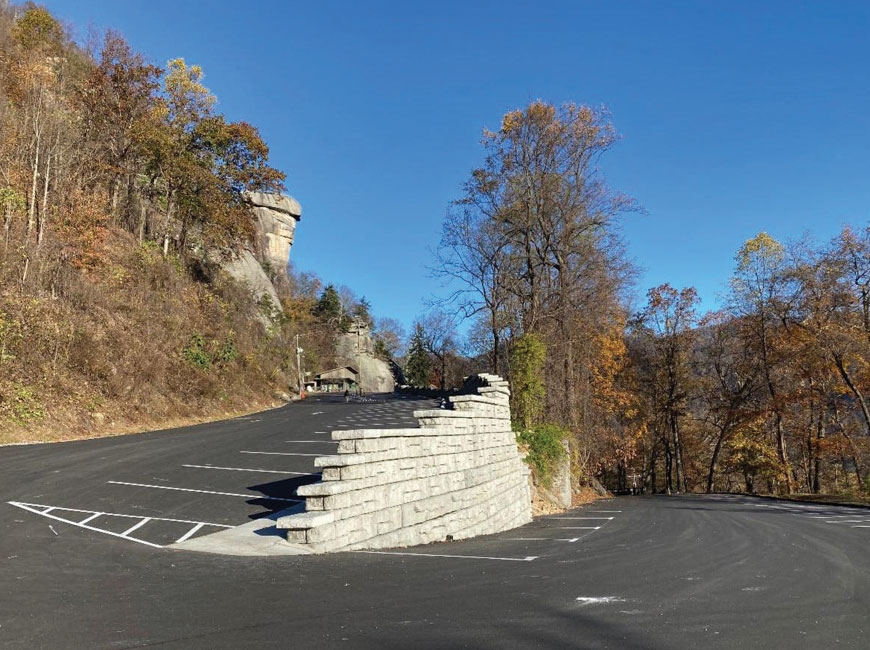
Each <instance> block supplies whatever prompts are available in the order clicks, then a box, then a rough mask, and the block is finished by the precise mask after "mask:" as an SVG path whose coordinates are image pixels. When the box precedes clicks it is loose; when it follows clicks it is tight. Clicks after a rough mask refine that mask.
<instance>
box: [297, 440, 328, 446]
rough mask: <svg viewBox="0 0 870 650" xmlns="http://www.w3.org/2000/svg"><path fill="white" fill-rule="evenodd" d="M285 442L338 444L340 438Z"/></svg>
mask: <svg viewBox="0 0 870 650" xmlns="http://www.w3.org/2000/svg"><path fill="white" fill-rule="evenodd" d="M284 442H315V443H317V444H324V443H326V444H327V445H337V444H338V440H285V441H284Z"/></svg>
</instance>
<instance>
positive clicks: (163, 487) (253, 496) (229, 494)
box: [106, 481, 301, 503]
mask: <svg viewBox="0 0 870 650" xmlns="http://www.w3.org/2000/svg"><path fill="white" fill-rule="evenodd" d="M106 483H110V484H112V485H129V486H131V487H144V488H152V489H154V490H172V491H173V492H194V493H196V494H216V495H218V496H223V497H242V498H244V499H262V500H264V501H292V502H293V503H301V500H300V499H285V498H282V497H267V496H265V495H261V496H258V495H256V494H238V493H236V492H214V491H212V490H194V489H191V488H179V487H169V486H168V485H148V484H147V483H127V482H126V481H106Z"/></svg>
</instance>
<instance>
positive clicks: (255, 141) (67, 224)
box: [0, 3, 395, 442]
mask: <svg viewBox="0 0 870 650" xmlns="http://www.w3.org/2000/svg"><path fill="white" fill-rule="evenodd" d="M203 80H204V73H203V70H202V69H201V68H199V67H198V66H196V65H188V64H187V63H186V62H185V61H184V59H181V58H178V59H174V60H172V61H169V62H168V63H167V64H166V66H165V67H160V66H158V65H155V64H153V63H151V62H149V61H148V60H147V59H146V58H145V57H144V56H143V55H142V54H140V53H138V52H136V51H134V50H133V49H132V48H131V47H130V45H129V44H128V43H127V42H126V41H125V40H124V39H123V37H121V36H120V35H119V34H117V33H113V32H108V33H105V34H103V35H102V36H101V37H99V38H98V39H97V40H96V41H95V44H94V45H92V46H87V47H85V46H82V45H79V44H77V43H75V42H74V41H73V40H72V39H71V37H70V35H69V34H68V33H67V30H66V28H65V27H64V26H63V25H62V24H61V23H60V22H59V21H58V20H57V19H56V18H55V17H54V16H52V15H51V14H50V13H49V12H48V11H47V10H45V9H44V8H41V7H39V6H37V5H34V4H32V3H28V4H24V5H11V4H8V3H3V4H2V5H0V214H2V221H3V231H2V237H3V240H2V242H0V442H15V441H24V440H34V439H39V440H53V439H63V438H68V437H79V436H82V435H103V434H105V433H111V432H113V431H121V430H124V429H130V428H143V427H147V426H168V425H169V424H171V423H174V422H187V421H190V420H191V419H195V418H200V417H216V416H222V415H226V414H228V413H234V412H237V411H238V410H240V409H241V410H253V409H255V408H262V407H265V406H268V405H272V404H274V403H276V402H275V397H274V395H275V394H278V395H280V394H281V393H283V392H285V391H288V390H291V389H292V388H294V387H295V386H296V384H297V379H296V378H297V377H298V376H299V368H298V367H297V365H296V363H297V360H296V340H297V339H296V337H297V335H299V336H300V337H301V340H302V341H303V345H304V349H305V358H304V366H305V368H307V369H320V368H323V367H329V364H330V363H331V359H332V355H333V353H334V349H335V346H334V342H335V338H336V336H338V335H339V334H340V333H341V331H342V329H343V328H345V327H346V318H345V317H349V316H350V315H351V314H357V315H359V316H363V317H365V318H369V319H370V318H371V317H370V314H369V312H368V309H369V306H368V303H366V302H365V300H364V299H362V300H361V299H357V298H356V296H355V295H354V294H353V292H352V291H351V290H349V289H347V288H346V287H339V288H338V289H335V288H331V290H332V292H334V293H335V296H336V300H339V301H340V302H339V311H340V315H341V317H339V318H334V317H333V314H332V313H331V312H330V311H329V310H324V309H323V308H322V304H321V303H322V301H323V298H324V295H325V294H327V293H329V292H327V291H326V289H327V288H325V287H324V286H323V283H322V282H321V281H320V280H319V278H318V277H317V276H316V275H314V274H312V273H296V272H293V271H290V272H288V273H285V269H273V268H270V267H269V266H268V265H266V268H265V269H264V270H265V271H266V272H267V273H268V274H270V276H271V279H272V280H273V283H274V284H275V285H276V289H277V290H278V295H279V297H280V300H281V305H274V304H269V302H268V301H265V302H263V301H262V300H260V301H258V300H257V299H255V298H254V297H253V296H252V294H251V292H250V291H249V290H248V288H247V287H245V286H243V285H241V284H239V283H238V282H236V281H234V280H233V279H232V278H230V277H229V276H228V275H227V274H226V273H225V272H224V271H223V270H222V263H223V262H224V261H225V260H227V259H229V258H232V257H233V256H234V255H236V253H237V252H238V251H239V250H241V249H242V248H244V247H247V248H248V249H249V250H251V249H253V250H254V251H255V252H256V247H257V245H258V242H257V239H256V237H254V228H255V225H254V220H253V217H252V212H251V209H250V207H249V206H248V204H247V203H246V201H245V198H244V193H245V192H246V191H262V192H281V191H283V190H284V179H285V175H284V173H282V172H281V171H279V170H277V169H275V168H273V167H272V166H271V165H270V163H269V148H268V146H267V145H266V143H265V142H264V141H263V139H262V138H261V137H260V134H259V132H258V131H257V129H256V128H255V127H254V126H252V125H250V124H248V123H246V122H230V121H228V120H227V119H226V118H225V117H224V116H223V115H221V114H220V113H219V112H218V111H216V110H215V106H216V100H215V96H214V95H213V94H212V92H211V91H210V90H209V89H208V88H207V87H206V86H205V85H204V83H203ZM329 295H330V296H331V295H332V294H331V293H330V294H329ZM387 324H388V325H389V322H387ZM388 338H389V337H388ZM389 340H390V341H392V339H389ZM394 347H395V345H394V343H392V342H391V343H388V344H382V346H381V350H382V352H383V353H384V354H385V355H387V354H389V352H388V349H389V350H391V349H393V348H394Z"/></svg>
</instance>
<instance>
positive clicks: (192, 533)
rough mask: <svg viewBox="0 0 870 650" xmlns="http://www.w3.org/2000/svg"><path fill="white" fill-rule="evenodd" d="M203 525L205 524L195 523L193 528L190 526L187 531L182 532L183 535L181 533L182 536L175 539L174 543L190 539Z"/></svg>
mask: <svg viewBox="0 0 870 650" xmlns="http://www.w3.org/2000/svg"><path fill="white" fill-rule="evenodd" d="M203 526H205V524H197V525H196V526H194V527H193V528H191V529H190V530H189V531H187V532H186V533H184V535H182V536H181V537H179V538H178V539H177V540H175V543H176V544H181V542H184V541H187V540H188V539H190V538H191V537H192V536H193V535H195V534H196V532H197V531H198V530H199V529H200V528H202V527H203Z"/></svg>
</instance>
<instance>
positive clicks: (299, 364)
mask: <svg viewBox="0 0 870 650" xmlns="http://www.w3.org/2000/svg"><path fill="white" fill-rule="evenodd" d="M296 370H297V372H298V373H299V396H300V397H302V396H304V395H305V376H304V375H303V374H302V348H300V347H299V335H298V334H297V335H296Z"/></svg>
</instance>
